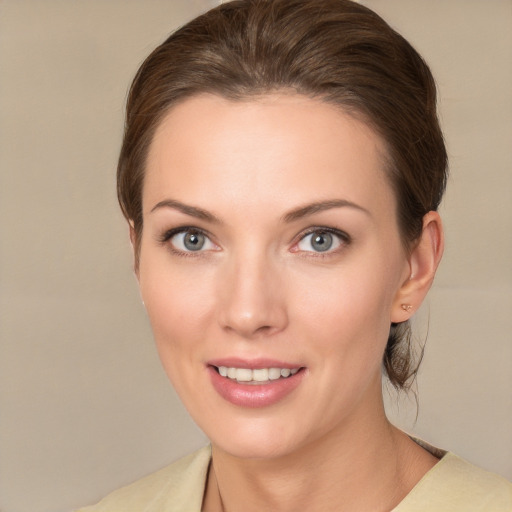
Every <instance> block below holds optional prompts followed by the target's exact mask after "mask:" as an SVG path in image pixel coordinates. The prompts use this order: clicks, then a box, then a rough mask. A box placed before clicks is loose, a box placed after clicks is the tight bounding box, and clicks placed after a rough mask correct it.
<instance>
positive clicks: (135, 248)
mask: <svg viewBox="0 0 512 512" xmlns="http://www.w3.org/2000/svg"><path fill="white" fill-rule="evenodd" d="M128 225H129V229H130V244H131V246H132V255H133V272H134V274H135V277H136V278H137V281H138V280H139V265H138V255H137V251H138V244H137V235H136V233H135V227H134V224H133V221H132V220H130V221H128Z"/></svg>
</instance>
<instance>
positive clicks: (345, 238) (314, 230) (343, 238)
mask: <svg viewBox="0 0 512 512" xmlns="http://www.w3.org/2000/svg"><path fill="white" fill-rule="evenodd" d="M325 233H328V234H331V235H334V236H335V237H337V238H338V239H339V242H340V247H338V248H336V249H333V250H330V249H327V250H326V251H325V252H321V251H301V250H300V249H298V250H296V251H294V252H302V253H303V254H304V253H307V255H305V257H307V258H329V257H332V256H335V255H337V254H338V253H339V252H340V251H342V250H343V249H344V248H346V247H347V246H348V245H350V244H351V243H352V238H351V237H350V236H349V235H348V234H347V233H345V232H344V231H341V230H339V229H336V228H330V227H325V226H314V227H311V228H308V229H307V230H306V231H304V232H302V233H301V234H300V235H299V236H298V240H297V241H296V242H295V243H294V247H296V246H298V244H299V243H300V242H302V241H303V240H304V239H305V238H306V237H307V236H309V235H311V234H317V235H323V234H325Z"/></svg>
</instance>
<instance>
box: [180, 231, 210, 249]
mask: <svg viewBox="0 0 512 512" xmlns="http://www.w3.org/2000/svg"><path fill="white" fill-rule="evenodd" d="M204 242H205V236H204V235H202V234H201V233H185V234H184V237H183V245H184V246H185V247H186V248H187V249H188V250H189V251H199V250H201V249H202V248H203V245H204Z"/></svg>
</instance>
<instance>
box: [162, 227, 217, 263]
mask: <svg viewBox="0 0 512 512" xmlns="http://www.w3.org/2000/svg"><path fill="white" fill-rule="evenodd" d="M180 233H194V234H197V235H203V236H204V237H206V238H208V240H210V241H211V235H210V234H209V233H208V232H207V231H205V230H203V229H200V228H196V227H195V226H180V227H176V228H172V229H169V230H168V231H166V232H165V233H163V234H162V235H161V236H160V237H159V239H158V241H159V242H160V243H161V244H162V245H166V246H167V247H168V248H169V250H170V251H171V252H172V253H173V254H175V255H177V256H182V257H184V258H190V257H196V258H197V257H198V256H199V257H201V256H205V252H206V251H197V252H195V251H182V250H180V249H176V247H174V246H173V244H172V243H169V242H170V240H171V239H172V238H173V237H174V236H176V235H179V234H180Z"/></svg>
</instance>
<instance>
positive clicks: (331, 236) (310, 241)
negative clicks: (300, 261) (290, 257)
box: [297, 230, 346, 252]
mask: <svg viewBox="0 0 512 512" xmlns="http://www.w3.org/2000/svg"><path fill="white" fill-rule="evenodd" d="M344 243H346V241H345V240H344V239H343V238H342V237H341V235H337V234H335V233H329V232H328V231H321V230H318V231H312V232H311V233H308V234H307V235H306V236H304V238H302V239H301V240H300V241H299V243H298V244H297V247H298V249H299V250H300V251H304V252H327V251H332V250H335V249H338V248H339V247H341V246H342V245H343V244H344Z"/></svg>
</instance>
